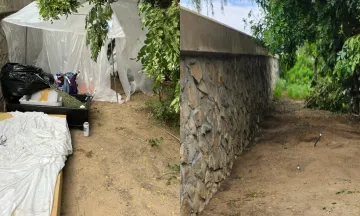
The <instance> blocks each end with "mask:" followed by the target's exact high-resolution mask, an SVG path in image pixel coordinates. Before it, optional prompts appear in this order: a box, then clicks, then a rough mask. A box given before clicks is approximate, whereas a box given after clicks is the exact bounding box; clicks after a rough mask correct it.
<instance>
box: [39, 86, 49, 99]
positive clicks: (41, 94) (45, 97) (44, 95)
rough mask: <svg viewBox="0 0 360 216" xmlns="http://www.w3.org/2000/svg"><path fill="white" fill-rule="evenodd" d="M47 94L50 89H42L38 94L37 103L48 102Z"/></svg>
mask: <svg viewBox="0 0 360 216" xmlns="http://www.w3.org/2000/svg"><path fill="white" fill-rule="evenodd" d="M49 92H50V89H44V90H42V91H41V92H40V99H39V101H48V100H49Z"/></svg>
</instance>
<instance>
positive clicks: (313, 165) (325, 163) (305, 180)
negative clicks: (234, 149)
mask: <svg viewBox="0 0 360 216" xmlns="http://www.w3.org/2000/svg"><path fill="white" fill-rule="evenodd" d="M275 107H276V110H275V112H274V113H273V114H272V115H270V116H269V117H268V118H267V119H266V120H265V121H264V123H263V124H262V125H261V129H260V131H259V132H258V135H257V138H256V139H255V144H254V145H253V146H252V147H250V149H249V150H248V151H247V152H244V153H243V155H241V156H240V157H239V158H238V159H237V161H236V162H235V165H234V168H233V172H232V174H231V176H230V177H229V178H228V179H227V180H226V182H225V183H224V184H223V185H222V186H221V188H220V191H219V192H218V193H217V194H216V195H215V196H214V198H213V199H212V200H211V201H210V203H209V205H208V206H207V207H206V208H205V211H204V212H203V214H202V215H203V216H210V215H213V216H215V215H216V216H220V215H223V216H230V215H231V216H235V215H244V216H245V215H246V216H250V215H254V216H255V215H256V216H262V215H274V216H282V215H284V216H285V215H286V216H290V215H299V216H300V215H301V216H303V215H305V216H307V215H309V216H313V215H316V216H317V215H334V216H335V215H336V216H337V215H339V216H340V215H347V216H348V215H349V216H350V215H360V127H359V126H360V124H359V122H360V120H359V119H354V117H352V116H349V115H335V114H330V113H328V112H324V111H314V110H308V109H303V108H301V102H299V101H297V102H296V101H291V100H286V99H285V100H282V101H280V102H278V103H277V105H276V106H275ZM320 132H322V133H323V137H322V138H321V139H320V141H319V142H318V143H317V146H316V147H315V148H314V143H315V140H316V139H317V137H318V136H319V134H320ZM297 165H300V170H297Z"/></svg>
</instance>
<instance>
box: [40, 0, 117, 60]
mask: <svg viewBox="0 0 360 216" xmlns="http://www.w3.org/2000/svg"><path fill="white" fill-rule="evenodd" d="M116 1H117V0H89V4H91V5H93V7H92V8H91V10H90V12H89V13H88V14H87V15H86V19H85V28H86V29H87V32H86V45H90V49H91V57H92V59H93V60H94V61H96V60H97V57H98V54H99V52H100V50H101V48H102V47H103V46H104V42H105V40H106V37H107V33H108V21H109V20H110V19H111V16H112V13H113V11H112V9H111V6H110V4H111V3H113V2H116ZM36 2H37V3H38V6H39V8H40V15H41V17H42V18H43V19H44V20H50V21H51V22H53V21H54V20H59V19H60V17H61V16H63V15H64V16H66V17H68V16H69V15H71V14H74V13H77V12H78V9H79V8H80V7H81V4H80V2H79V1H78V0H67V1H63V0H36Z"/></svg>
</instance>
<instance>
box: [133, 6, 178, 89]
mask: <svg viewBox="0 0 360 216" xmlns="http://www.w3.org/2000/svg"><path fill="white" fill-rule="evenodd" d="M139 10H140V12H141V13H142V14H144V18H143V20H142V24H143V28H147V29H148V33H147V34H146V40H145V45H144V46H143V47H142V48H141V50H140V52H139V54H138V57H137V58H138V60H140V61H141V63H142V65H143V71H145V73H146V74H147V76H148V77H151V78H153V79H154V89H155V90H156V91H157V92H161V89H162V88H163V84H164V81H165V80H166V78H167V79H170V81H171V82H172V83H173V84H174V86H175V87H176V85H177V81H178V79H177V78H178V77H177V74H180V70H179V67H180V58H179V57H180V23H179V20H180V7H179V5H178V3H177V2H175V1H174V2H173V4H172V5H171V7H169V8H168V9H161V8H153V7H152V6H151V5H150V4H148V3H142V4H140V6H139Z"/></svg>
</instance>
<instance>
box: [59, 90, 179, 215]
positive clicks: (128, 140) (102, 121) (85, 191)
mask: <svg viewBox="0 0 360 216" xmlns="http://www.w3.org/2000/svg"><path fill="white" fill-rule="evenodd" d="M146 100H149V97H148V96H146V95H144V94H141V93H139V94H135V95H133V96H132V98H131V101H130V102H128V103H126V104H121V105H120V104H112V103H105V102H94V103H93V105H92V107H91V111H90V136H89V137H84V135H83V132H82V131H81V130H75V129H74V130H71V133H72V141H73V151H74V152H73V155H72V156H70V157H69V158H68V160H67V161H66V165H65V168H64V176H63V189H62V205H61V215H64V216H84V215H86V216H92V215H94V216H98V215H107V216H117V215H119V216H132V215H134V216H140V215H156V216H172V215H179V187H180V186H179V173H178V171H177V169H176V168H169V167H168V165H169V164H170V165H174V164H178V163H179V146H180V144H179V142H178V141H177V140H176V139H174V138H173V137H172V136H171V135H169V134H168V133H167V132H165V131H164V130H163V128H165V129H166V130H167V131H169V132H171V133H172V134H174V135H175V136H177V137H179V131H177V130H175V129H173V128H169V127H166V126H164V125H161V124H159V123H156V122H155V121H154V120H152V119H151V118H150V117H149V112H148V111H147V110H146V109H145V106H144V102H145V101H146ZM160 137H163V139H164V140H163V142H162V143H161V144H160V145H159V146H155V147H151V145H150V144H149V142H147V141H146V139H155V138H156V139H160ZM174 166H175V167H176V165H174ZM164 174H166V175H164Z"/></svg>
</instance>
